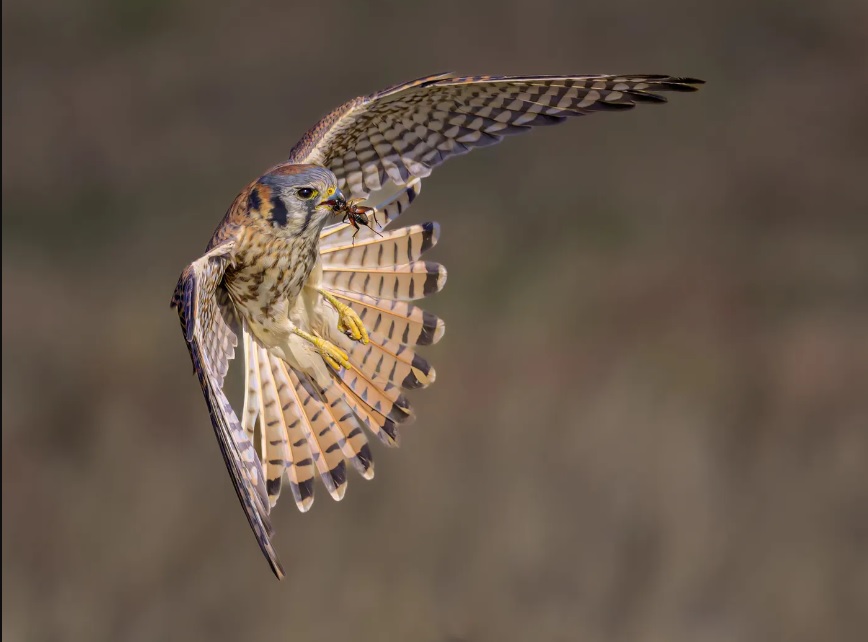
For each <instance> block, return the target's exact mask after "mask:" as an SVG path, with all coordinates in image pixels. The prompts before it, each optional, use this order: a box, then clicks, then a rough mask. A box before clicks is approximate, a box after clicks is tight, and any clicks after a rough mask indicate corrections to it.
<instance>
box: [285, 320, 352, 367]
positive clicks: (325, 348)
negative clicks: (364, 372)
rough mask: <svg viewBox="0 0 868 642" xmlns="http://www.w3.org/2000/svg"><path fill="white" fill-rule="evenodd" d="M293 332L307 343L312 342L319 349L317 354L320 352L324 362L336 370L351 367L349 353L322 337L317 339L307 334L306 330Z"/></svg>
mask: <svg viewBox="0 0 868 642" xmlns="http://www.w3.org/2000/svg"><path fill="white" fill-rule="evenodd" d="M293 332H294V333H295V334H297V335H298V336H300V337H301V338H302V339H304V340H305V341H310V342H311V343H312V344H313V346H314V347H315V348H316V349H317V352H319V354H320V356H321V357H322V358H323V360H324V361H325V362H326V363H327V364H328V365H330V366H331V367H332V368H334V369H335V370H340V369H341V368H349V367H351V366H350V358H349V356H348V355H347V353H346V352H344V351H343V350H341V349H340V348H339V347H337V346H336V345H335V344H334V343H332V342H331V341H326V340H325V339H323V338H321V337H316V336H314V335H312V334H309V333H307V332H305V331H304V330H299V329H298V328H296V329H294V330H293Z"/></svg>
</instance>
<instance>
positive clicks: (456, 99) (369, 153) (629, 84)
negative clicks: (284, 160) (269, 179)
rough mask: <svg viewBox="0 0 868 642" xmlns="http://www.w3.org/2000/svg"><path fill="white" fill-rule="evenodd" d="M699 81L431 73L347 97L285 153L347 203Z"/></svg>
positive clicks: (659, 77) (691, 86)
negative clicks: (456, 159) (548, 128)
mask: <svg viewBox="0 0 868 642" xmlns="http://www.w3.org/2000/svg"><path fill="white" fill-rule="evenodd" d="M702 82H703V81H701V80H697V79H695V78H678V77H674V76H666V75H648V74H638V75H621V76H618V75H576V76H463V77H462V76H453V75H451V74H436V75H434V76H428V77H425V78H419V79H417V80H413V81H411V82H408V83H403V84H400V85H395V86H393V87H389V88H388V89H385V90H383V91H380V92H377V93H375V94H372V95H370V96H364V97H360V98H355V99H353V100H351V101H349V102H347V103H345V104H344V105H341V106H340V107H339V108H338V109H336V110H335V111H333V112H332V113H331V114H329V115H328V116H326V117H325V118H324V119H323V120H321V121H320V122H319V123H318V124H317V125H316V126H315V127H314V128H312V129H311V130H310V131H309V132H308V133H307V134H306V135H305V136H304V137H303V138H302V140H301V141H299V143H298V144H297V145H296V146H295V147H294V148H293V149H292V151H291V152H290V157H289V160H290V162H294V163H315V164H319V165H323V166H325V167H328V168H329V169H331V170H332V171H333V172H334V173H335V175H336V176H337V177H338V185H339V186H340V187H341V188H342V189H345V190H346V191H348V192H349V193H350V194H351V195H352V196H354V197H365V196H367V195H368V194H369V193H370V192H371V191H374V190H378V189H380V188H381V187H382V185H383V183H384V182H385V180H386V178H390V179H391V180H392V181H393V182H395V183H396V184H398V185H402V184H405V183H408V182H409V181H410V180H412V178H414V177H415V178H423V177H425V176H427V175H428V174H430V173H431V170H432V169H433V168H434V167H436V166H437V165H439V164H441V163H443V162H444V161H446V160H447V159H449V158H451V157H452V156H457V155H460V154H465V153H467V152H469V151H470V150H472V149H474V148H476V147H484V146H486V145H491V144H494V143H496V142H498V141H500V140H501V139H502V138H503V137H504V136H505V135H507V134H515V133H520V132H524V131H528V130H529V129H531V128H532V127H536V126H540V125H552V124H556V123H559V122H562V121H564V120H566V119H567V118H569V117H575V116H582V115H585V114H590V113H594V112H597V111H622V110H626V109H631V108H632V107H634V106H635V105H636V104H638V103H654V102H658V103H659V102H665V101H666V99H665V97H663V96H661V95H660V93H659V92H670V91H695V90H696V89H698V86H699V85H701V84H702Z"/></svg>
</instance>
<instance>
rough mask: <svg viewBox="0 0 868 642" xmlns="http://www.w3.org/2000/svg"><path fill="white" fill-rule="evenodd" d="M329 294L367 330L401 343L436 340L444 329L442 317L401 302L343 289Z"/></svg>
mask: <svg viewBox="0 0 868 642" xmlns="http://www.w3.org/2000/svg"><path fill="white" fill-rule="evenodd" d="M332 294H334V295H335V296H336V297H337V298H338V299H342V300H343V303H346V304H347V305H349V306H350V307H351V308H352V309H353V310H355V311H356V313H357V314H358V315H359V317H360V318H361V319H362V322H363V323H364V324H365V327H366V328H367V329H368V332H376V333H378V334H380V335H382V336H384V337H385V338H387V339H390V340H393V341H398V342H399V343H403V344H404V345H430V344H432V343H437V342H438V341H439V340H440V338H441V337H442V336H443V333H444V332H445V331H446V324H445V323H443V320H442V319H439V318H437V317H436V316H435V315H433V314H431V313H430V312H428V311H426V310H423V309H422V308H418V307H416V306H414V305H411V304H409V303H405V302H404V301H388V300H385V299H378V298H376V297H372V296H368V295H367V294H358V293H355V292H344V291H343V290H335V291H333V292H332Z"/></svg>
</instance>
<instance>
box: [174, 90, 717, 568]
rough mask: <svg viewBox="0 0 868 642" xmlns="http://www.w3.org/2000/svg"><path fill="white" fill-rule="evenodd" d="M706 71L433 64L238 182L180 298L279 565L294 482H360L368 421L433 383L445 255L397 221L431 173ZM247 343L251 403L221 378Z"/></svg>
mask: <svg viewBox="0 0 868 642" xmlns="http://www.w3.org/2000/svg"><path fill="white" fill-rule="evenodd" d="M700 84H702V81H701V80H696V79H693V78H677V77H673V76H664V75H625V76H611V75H591V76H469V77H458V76H454V75H452V74H437V75H434V76H427V77H424V78H420V79H418V80H414V81H411V82H408V83H404V84H400V85H395V86H393V87H390V88H388V89H385V90H383V91H380V92H377V93H375V94H372V95H370V96H363V97H359V98H355V99H353V100H350V101H349V102H347V103H345V104H344V105H342V106H340V107H338V108H337V109H336V110H334V111H333V112H331V113H330V114H329V115H327V116H326V117H325V118H323V119H322V120H321V121H320V122H319V123H317V125H315V126H314V127H313V128H312V129H311V130H309V131H308V132H307V133H306V134H305V135H304V136H303V137H302V138H301V140H300V141H299V142H298V143H297V144H296V145H295V147H293V149H292V151H291V152H290V155H289V159H288V160H287V161H286V162H283V163H280V164H278V165H276V166H274V167H272V168H271V169H269V170H268V171H267V172H265V173H264V174H263V175H262V176H260V177H259V178H257V179H256V180H254V181H253V182H252V183H250V184H249V185H248V186H247V187H245V188H244V190H242V192H241V193H240V194H239V195H238V196H237V197H236V198H235V201H234V202H233V203H232V205H231V206H230V207H229V209H228V211H227V212H226V215H225V217H224V218H223V221H222V222H221V223H220V225H219V226H218V227H217V230H216V231H215V232H214V235H213V236H212V238H211V241H210V243H209V244H208V246H207V248H206V251H205V254H204V255H203V256H202V257H201V258H199V259H197V260H196V261H194V262H193V263H191V264H190V265H189V266H187V268H186V269H184V271H183V273H182V274H181V277H180V279H179V280H178V285H177V287H176V288H175V292H174V295H173V296H172V302H171V304H172V306H173V307H175V308H177V311H178V316H179V317H180V320H181V329H182V331H183V334H184V340H185V342H186V344H187V348H188V350H189V352H190V357H191V359H192V361H193V369H194V371H195V374H196V375H197V377H198V379H199V383H200V384H201V386H202V392H203V394H204V396H205V403H206V405H207V407H208V412H209V414H210V417H211V423H212V424H213V427H214V432H215V433H216V435H217V441H218V443H219V445H220V450H221V452H222V454H223V459H224V461H225V463H226V467H227V468H228V470H229V475H230V477H231V478H232V483H233V485H234V486H235V491H236V492H237V494H238V499H239V500H240V501H241V505H242V507H243V508H244V512H245V513H246V515H247V520H248V521H249V523H250V526H251V528H252V529H253V532H254V534H255V535H256V539H257V541H258V542H259V546H260V548H261V549H262V552H263V553H264V554H265V557H266V558H267V559H268V562H269V564H270V565H271V569H272V570H273V571H274V573H275V575H276V576H277V577H278V578H279V579H280V578H282V577H283V576H284V571H283V568H282V567H281V564H280V561H279V560H278V556H277V553H276V551H275V549H274V546H273V544H272V541H271V538H272V535H273V529H272V526H271V523H270V520H269V513H270V510H271V508H272V507H273V506H274V505H275V503H276V502H277V499H278V497H279V496H280V493H281V491H282V490H284V489H285V488H287V487H288V489H289V492H290V494H291V495H292V498H293V500H294V501H295V504H296V506H297V507H298V508H299V510H301V511H302V512H304V511H307V510H308V509H309V508H310V507H311V504H312V503H313V499H314V479H315V478H316V477H319V479H320V480H321V481H322V484H323V485H324V486H325V488H326V490H327V491H328V493H329V495H331V496H332V498H333V499H335V500H340V499H341V498H343V496H344V493H345V492H346V488H347V462H349V465H350V466H351V467H352V468H354V469H355V470H356V471H357V472H358V473H359V474H360V475H361V476H362V477H363V478H365V479H371V478H372V477H373V476H374V462H373V458H372V456H371V450H370V448H369V446H368V440H367V437H366V432H369V433H371V434H372V435H374V436H375V437H377V438H378V439H379V440H380V441H381V442H383V443H384V444H386V445H387V446H396V445H397V444H398V426H399V425H403V424H406V423H408V422H410V421H412V420H413V419H414V413H413V410H412V408H411V406H410V404H409V402H408V401H407V398H406V396H405V394H404V392H405V391H407V390H414V389H417V388H424V387H426V386H428V385H429V384H431V383H433V382H434V379H435V372H434V369H433V368H432V367H431V366H430V365H429V363H428V362H427V361H426V360H425V359H424V358H423V357H422V356H421V355H420V354H419V353H418V347H419V346H425V345H430V344H433V343H436V342H437V341H439V340H440V338H441V337H442V336H443V332H444V329H445V326H444V324H443V321H442V320H440V319H439V318H437V317H436V316H434V315H433V314H431V313H429V312H427V311H425V310H422V309H421V308H419V307H417V306H416V305H414V304H412V303H410V302H411V301H414V300H417V299H421V298H423V297H426V296H428V295H429V294H433V293H435V292H438V291H439V290H440V289H441V288H442V287H443V285H444V284H445V283H446V270H445V269H444V268H443V266H442V265H439V264H437V263H433V262H429V261H424V260H422V255H423V254H424V253H425V252H426V251H428V250H429V249H430V248H432V247H433V246H434V245H435V244H436V243H437V239H438V234H439V227H438V225H437V224H436V223H423V224H421V225H412V226H408V227H396V226H394V225H393V223H394V222H395V220H396V219H397V218H398V216H399V215H400V214H401V213H402V212H404V211H405V210H406V209H407V208H408V207H409V205H410V204H411V203H412V202H413V200H414V199H415V198H416V196H417V195H418V194H419V190H420V181H421V179H422V178H424V177H426V176H428V175H429V174H430V173H431V170H432V169H434V168H435V167H436V166H438V165H440V164H441V163H442V162H443V161H445V160H446V159H448V158H451V157H452V156H457V155H459V154H464V153H466V152H469V151H470V150H472V149H474V148H476V147H484V146H486V145H492V144H494V143H497V142H499V141H500V140H501V139H502V138H503V137H504V136H506V135H509V134H517V133H521V132H526V131H529V130H530V129H531V128H533V127H535V126H537V125H553V124H556V123H560V122H562V121H564V120H566V119H567V118H569V117H572V116H583V115H585V114H591V113H594V112H617V111H624V110H627V109H631V108H632V107H634V106H635V105H636V104H638V103H659V102H665V98H664V97H662V96H661V95H660V93H661V92H669V91H694V90H696V89H697V88H698V86H699V85H700ZM389 185H392V186H393V187H392V190H391V191H392V192H393V194H392V195H391V196H390V197H388V198H385V199H384V200H382V202H380V203H378V204H376V205H375V206H373V207H374V209H373V212H371V216H370V217H368V216H361V215H358V214H353V212H361V211H363V210H364V211H370V210H365V208H361V207H360V206H358V204H359V203H361V202H362V201H363V200H365V199H369V195H370V194H371V193H373V192H381V191H382V192H383V193H386V191H384V190H383V188H384V187H387V186H389ZM396 190H397V191H396ZM354 208H355V209H354ZM360 220H361V221H363V222H364V221H368V220H369V221H370V222H371V225H368V226H365V225H361V226H360V225H358V222H359V221H360ZM375 221H380V222H381V223H382V228H381V230H376V229H374V227H375V226H376V223H375ZM239 341H240V343H241V350H242V352H243V355H244V372H245V385H244V402H243V407H242V409H241V413H240V419H239V416H238V415H237V414H236V412H235V409H234V408H233V407H232V404H231V403H230V402H229V400H228V398H227V395H226V392H225V391H224V381H225V378H226V374H227V372H228V369H229V362H230V361H231V360H232V359H233V358H234V357H235V353H236V349H237V348H238V343H239Z"/></svg>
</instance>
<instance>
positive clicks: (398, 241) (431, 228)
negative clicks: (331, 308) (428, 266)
mask: <svg viewBox="0 0 868 642" xmlns="http://www.w3.org/2000/svg"><path fill="white" fill-rule="evenodd" d="M439 238H440V226H439V225H438V224H437V223H422V224H421V225H411V226H409V227H402V228H399V229H396V230H389V231H388V232H383V234H382V236H368V237H367V238H364V239H356V240H355V241H351V242H349V243H345V244H343V245H338V244H335V245H329V246H328V247H324V248H321V249H320V253H321V254H322V262H323V267H354V268H365V267H367V268H375V267H383V266H387V265H405V264H407V263H412V262H413V261H417V260H418V259H419V258H420V257H421V256H422V255H423V254H424V253H425V252H427V251H428V250H430V249H431V248H432V247H434V246H435V245H436V244H437V241H438V240H439Z"/></svg>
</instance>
